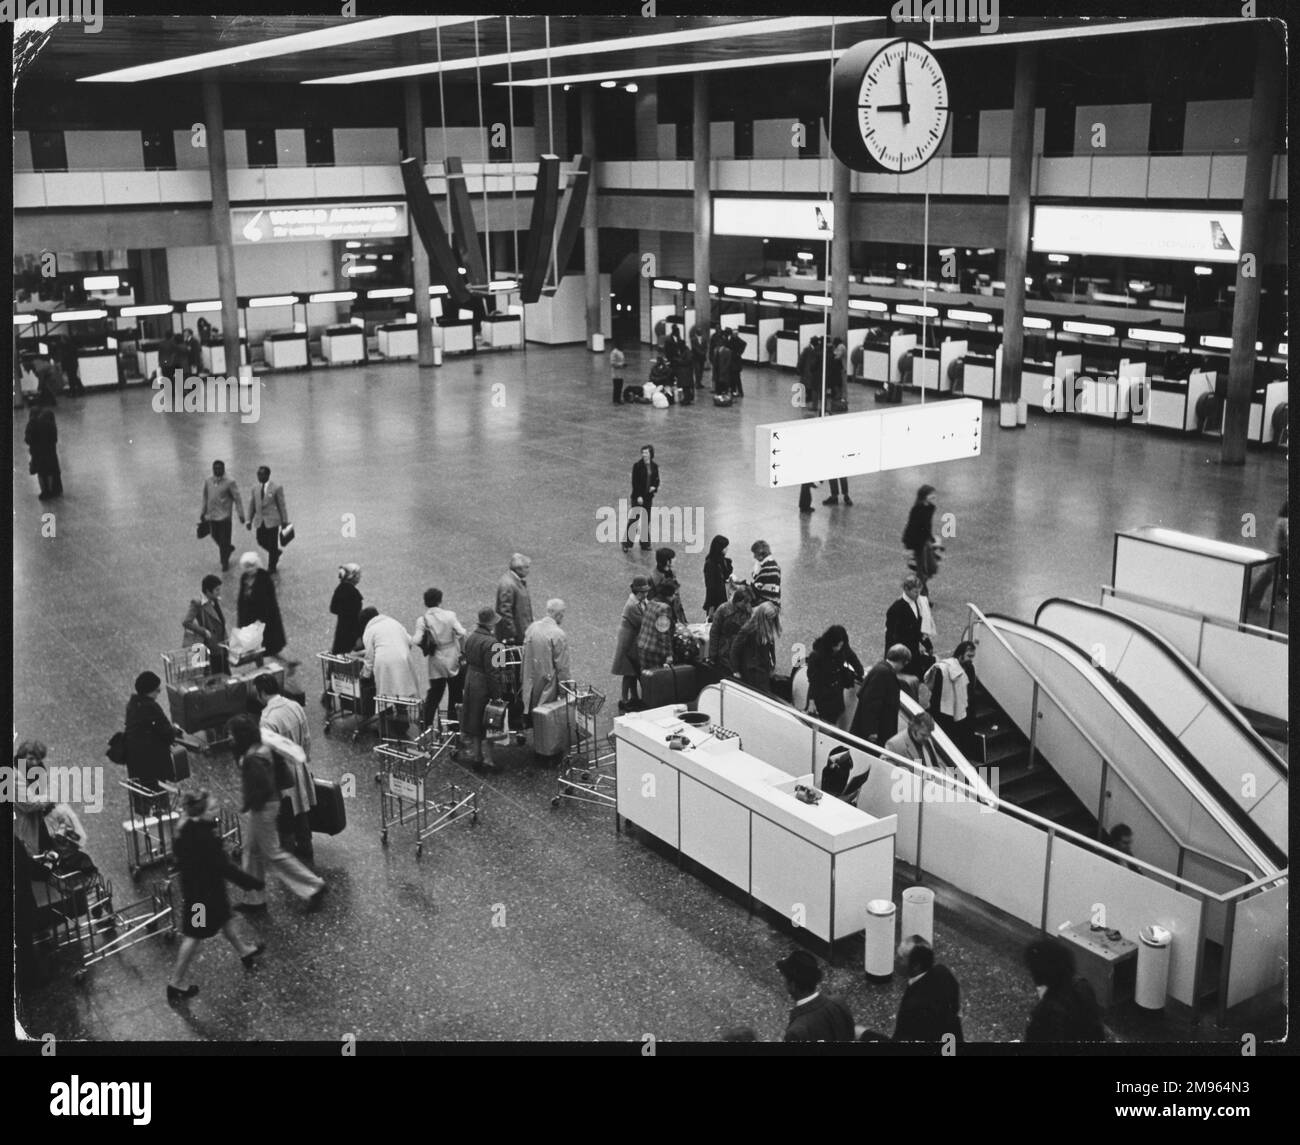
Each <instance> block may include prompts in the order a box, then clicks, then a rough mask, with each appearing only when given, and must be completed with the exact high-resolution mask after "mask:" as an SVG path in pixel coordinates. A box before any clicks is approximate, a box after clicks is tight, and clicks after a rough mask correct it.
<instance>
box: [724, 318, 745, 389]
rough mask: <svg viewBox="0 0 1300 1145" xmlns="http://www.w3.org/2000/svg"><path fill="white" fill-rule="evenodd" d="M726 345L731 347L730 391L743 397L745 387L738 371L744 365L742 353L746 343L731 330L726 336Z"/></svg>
mask: <svg viewBox="0 0 1300 1145" xmlns="http://www.w3.org/2000/svg"><path fill="white" fill-rule="evenodd" d="M727 345H728V346H729V347H730V349H731V392H732V393H733V394H735V396H736V397H738V398H743V397H744V396H745V387H744V385H743V384H742V383H741V380H740V371H741V369H743V367H744V353H745V346H746V345H747V343H746V342H745V340H744V339H743V338H742V337H741V336H740V335H739V334H737V333H736V332H735V331H734V330H732V331H731V332H730V335H729V336H728V338H727Z"/></svg>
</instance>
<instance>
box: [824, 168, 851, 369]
mask: <svg viewBox="0 0 1300 1145" xmlns="http://www.w3.org/2000/svg"><path fill="white" fill-rule="evenodd" d="M850 178H851V176H850V173H849V169H848V167H846V166H845V165H844V164H843V163H841V162H840V161H839V160H838V159H836V158H835V156H834V155H832V156H831V211H832V213H833V216H834V219H835V230H834V231H833V232H832V234H831V265H830V274H829V276H828V277H829V280H830V290H829V291H828V292H827V293H828V294H830V296H831V306H830V315H829V318H830V321H829V322H828V323H827V331H826V333H827V339H826V348H827V352H828V353H829V352H830V347H831V346H832V345H833V344H834V341H835V339H836V338H843V339H844V344H845V346H846V347H847V345H848V341H849V233H850V228H851V226H852V221H853V220H852V218H851V217H850V213H851V211H852V210H853V208H852V205H851V202H850V198H851V196H850V190H851V184H850ZM844 365H845V374H846V375H847V373H848V352H847V350H846V351H845V357H844Z"/></svg>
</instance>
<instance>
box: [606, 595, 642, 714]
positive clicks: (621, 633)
mask: <svg viewBox="0 0 1300 1145" xmlns="http://www.w3.org/2000/svg"><path fill="white" fill-rule="evenodd" d="M649 592H650V578H649V577H645V576H637V577H633V578H632V583H631V584H630V585H629V586H628V598H627V602H626V603H625V604H624V605H623V616H622V619H621V620H620V621H619V625H618V642H617V643H616V644H615V645H614V666H613V667H612V668H611V669H610V671H611V672H613V673H614V675H615V676H622V677H623V698H622V699H621V700H619V702H618V710H619V711H620V712H626V711H628V710H629V709H631V708H632V707H633V705H634V704H637V703H638V702H639V696H638V693H637V676H638V675H639V674H640V671H641V667H640V665H639V664H638V662H637V656H636V647H637V637H638V636H639V635H640V634H641V621H642V620H643V619H644V617H645V607H646V604H645V602H646V596H647V594H648V593H649Z"/></svg>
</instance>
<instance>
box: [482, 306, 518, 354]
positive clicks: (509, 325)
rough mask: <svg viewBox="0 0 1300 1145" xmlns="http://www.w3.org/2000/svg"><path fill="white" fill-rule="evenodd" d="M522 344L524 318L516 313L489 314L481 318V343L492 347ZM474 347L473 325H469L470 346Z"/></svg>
mask: <svg viewBox="0 0 1300 1145" xmlns="http://www.w3.org/2000/svg"><path fill="white" fill-rule="evenodd" d="M523 344H524V320H523V319H522V318H521V317H520V316H519V315H518V314H491V315H488V317H486V318H484V319H483V345H485V346H491V347H493V348H494V349H498V350H500V349H504V348H514V347H516V346H522V345H523ZM469 348H470V349H471V350H472V349H473V348H474V327H473V326H472V325H471V326H470V347H469Z"/></svg>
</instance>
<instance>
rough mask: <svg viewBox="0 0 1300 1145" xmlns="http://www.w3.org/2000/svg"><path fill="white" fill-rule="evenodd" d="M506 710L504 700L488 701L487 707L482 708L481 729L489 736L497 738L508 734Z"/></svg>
mask: <svg viewBox="0 0 1300 1145" xmlns="http://www.w3.org/2000/svg"><path fill="white" fill-rule="evenodd" d="M507 712H508V707H507V705H506V702H505V700H489V701H488V704H487V707H486V708H484V709H483V730H484V732H486V733H488V734H489V736H490V738H493V739H497V738H499V737H501V736H505V735H508V734H509V732H510V729H509V728H508V727H507V726H506V721H507Z"/></svg>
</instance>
